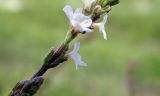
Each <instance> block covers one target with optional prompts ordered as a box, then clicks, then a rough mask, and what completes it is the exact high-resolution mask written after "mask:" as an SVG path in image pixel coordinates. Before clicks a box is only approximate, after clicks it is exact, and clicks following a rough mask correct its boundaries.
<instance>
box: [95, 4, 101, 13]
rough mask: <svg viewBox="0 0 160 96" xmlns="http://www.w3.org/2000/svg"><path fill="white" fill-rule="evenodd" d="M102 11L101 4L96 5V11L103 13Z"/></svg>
mask: <svg viewBox="0 0 160 96" xmlns="http://www.w3.org/2000/svg"><path fill="white" fill-rule="evenodd" d="M101 12H102V7H101V6H100V5H96V7H95V13H101Z"/></svg>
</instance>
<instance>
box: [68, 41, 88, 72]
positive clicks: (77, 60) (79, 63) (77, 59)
mask: <svg viewBox="0 0 160 96" xmlns="http://www.w3.org/2000/svg"><path fill="white" fill-rule="evenodd" d="M79 47H80V43H75V44H74V49H73V51H72V52H71V53H70V56H71V58H72V59H73V60H74V62H75V64H76V69H78V66H87V64H86V63H85V62H84V61H82V60H81V56H80V55H79V53H78V50H79Z"/></svg>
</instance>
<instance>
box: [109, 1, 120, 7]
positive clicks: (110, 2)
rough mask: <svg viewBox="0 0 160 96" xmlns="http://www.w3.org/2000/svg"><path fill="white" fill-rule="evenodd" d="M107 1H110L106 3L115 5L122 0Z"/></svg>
mask: <svg viewBox="0 0 160 96" xmlns="http://www.w3.org/2000/svg"><path fill="white" fill-rule="evenodd" d="M107 1H108V2H107V4H106V5H110V6H114V5H116V4H118V3H119V2H120V1H119V0H107Z"/></svg>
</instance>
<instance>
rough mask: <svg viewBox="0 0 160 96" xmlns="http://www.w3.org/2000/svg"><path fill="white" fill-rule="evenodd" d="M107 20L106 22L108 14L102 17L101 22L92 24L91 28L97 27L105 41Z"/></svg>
mask: <svg viewBox="0 0 160 96" xmlns="http://www.w3.org/2000/svg"><path fill="white" fill-rule="evenodd" d="M107 20H108V14H106V15H105V16H104V18H103V21H102V22H100V23H94V24H93V27H98V28H99V31H100V32H102V34H103V37H104V39H105V40H107V33H106V31H105V24H106V22H107Z"/></svg>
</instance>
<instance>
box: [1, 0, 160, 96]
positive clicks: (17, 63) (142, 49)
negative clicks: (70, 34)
mask: <svg viewBox="0 0 160 96" xmlns="http://www.w3.org/2000/svg"><path fill="white" fill-rule="evenodd" d="M120 1H121V3H120V4H118V5H117V6H115V7H113V10H112V11H111V12H110V14H109V22H108V26H107V27H106V30H107V33H108V38H109V39H108V40H107V41H105V40H104V39H103V37H102V34H100V33H99V32H98V31H97V32H94V33H92V34H87V35H81V36H79V37H80V38H78V39H77V40H75V41H81V48H80V54H81V56H82V58H83V60H84V61H85V62H87V63H88V67H85V68H79V70H75V65H74V62H73V61H72V60H69V61H68V62H66V63H64V64H61V66H59V67H58V68H56V69H54V70H50V71H48V72H47V74H45V78H46V80H45V82H44V84H43V86H42V87H41V90H40V91H39V92H38V93H37V95H36V96H160V32H159V31H160V20H159V17H160V11H159V9H160V6H159V4H160V0H120ZM66 4H70V5H72V6H74V8H76V7H79V6H81V7H82V6H83V4H82V2H81V0H0V96H7V95H8V93H9V92H10V91H11V89H12V88H13V86H14V85H15V84H16V83H17V82H18V81H20V80H25V79H28V78H30V77H31V76H32V75H33V73H34V72H35V71H36V70H37V69H38V68H39V67H40V66H41V64H42V62H43V59H44V57H45V55H46V54H47V52H48V51H49V49H51V48H53V47H57V46H58V45H59V44H60V43H61V42H62V41H63V38H64V37H65V35H66V32H67V30H68V26H69V21H68V20H67V18H66V16H65V14H64V13H63V11H62V8H63V7H64V6H65V5H66ZM82 38H83V39H82ZM72 45H73V43H72Z"/></svg>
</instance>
